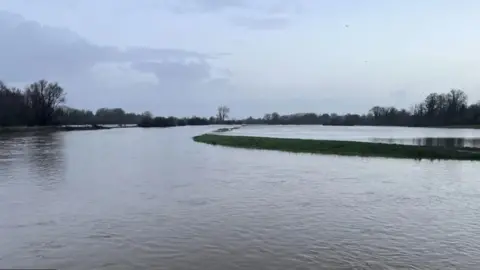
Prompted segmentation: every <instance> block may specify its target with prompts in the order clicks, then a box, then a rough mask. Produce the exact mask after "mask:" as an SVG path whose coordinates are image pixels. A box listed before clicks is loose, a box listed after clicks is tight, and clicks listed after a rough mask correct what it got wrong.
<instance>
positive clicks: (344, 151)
mask: <svg viewBox="0 0 480 270" xmlns="http://www.w3.org/2000/svg"><path fill="white" fill-rule="evenodd" d="M193 140H194V141H196V142H200V143H206V144H211V145H221V146H229V147H237V148H247V149H263V150H277V151H286V152H293V153H311V154H327V155H344V156H364V157H387V158H412V159H431V160H434V159H454V160H480V150H479V151H476V150H470V149H469V150H467V149H463V148H444V147H434V146H414V145H400V144H386V143H370V142H352V141H331V140H307V139H283V138H267V137H248V136H226V135H215V134H203V135H199V136H195V137H193Z"/></svg>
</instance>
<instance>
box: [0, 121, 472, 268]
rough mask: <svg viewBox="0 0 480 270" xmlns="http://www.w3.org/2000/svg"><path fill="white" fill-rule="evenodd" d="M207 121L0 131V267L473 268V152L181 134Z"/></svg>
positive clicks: (372, 132)
mask: <svg viewBox="0 0 480 270" xmlns="http://www.w3.org/2000/svg"><path fill="white" fill-rule="evenodd" d="M215 128H216V127H215ZM215 128H213V127H183V128H172V129H114V130H102V131H78V132H64V133H53V134H44V135H36V136H18V135H16V137H5V136H4V137H0V268H22V267H25V268H57V269H79V270H80V269H81V270H84V269H211V270H216V269H218V270H226V269H478V268H479V266H480V218H479V217H480V182H479V180H480V178H479V172H480V164H479V163H474V162H459V161H442V162H438V161H437V162H430V161H420V162H419V161H413V160H412V161H411V160H398V159H381V158H356V157H337V156H322V155H308V154H289V153H282V152H275V151H255V150H242V149H231V148H223V147H214V146H209V145H204V144H197V143H194V142H193V141H192V140H191V139H190V138H191V137H192V136H194V135H197V134H201V133H204V132H206V131H210V130H213V129H215ZM274 129H275V128H273V129H272V130H268V129H265V130H264V131H265V132H266V133H268V132H270V133H275V132H277V133H278V131H277V130H274ZM240 131H241V129H240V130H238V132H240ZM245 131H246V132H247V133H248V130H247V129H245ZM299 131H301V129H297V130H296V131H295V132H296V133H301V132H299ZM257 132H258V131H257ZM309 132H310V133H312V132H311V131H309ZM328 132H333V131H327V133H328ZM335 132H336V133H335ZM335 132H333V133H334V134H335V135H333V136H335V137H336V138H338V137H342V136H347V135H345V133H349V134H350V135H351V136H353V137H355V136H357V135H358V134H363V135H365V136H364V137H378V138H380V137H383V138H385V137H388V136H384V135H385V134H386V133H388V132H390V131H386V130H378V128H372V129H371V130H370V131H367V130H364V129H362V130H357V131H355V130H353V133H352V130H351V129H348V130H347V131H344V132H343V135H339V134H341V133H342V132H341V131H338V130H337V131H335ZM355 132H356V133H355ZM368 132H370V135H369V136H367V135H368V134H367V133H368ZM409 132H412V131H409V130H408V129H407V130H403V131H400V130H397V131H396V132H395V134H404V135H405V134H407V133H409ZM414 132H416V131H414ZM438 132H440V131H438ZM445 132H447V133H448V132H450V131H445ZM456 132H460V131H456ZM464 132H465V133H467V131H464ZM304 133H308V131H304ZM472 133H473V132H472ZM355 134H357V135H355ZM448 135H449V137H460V136H450V135H451V134H448ZM471 135H472V136H471V137H474V136H476V135H475V134H471ZM322 136H327V135H325V134H323V135H322ZM400 137H401V136H400ZM404 137H406V136H404ZM430 137H431V136H430ZM332 138H333V137H332Z"/></svg>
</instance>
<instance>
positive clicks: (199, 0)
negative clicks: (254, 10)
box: [167, 0, 249, 13]
mask: <svg viewBox="0 0 480 270" xmlns="http://www.w3.org/2000/svg"><path fill="white" fill-rule="evenodd" d="M167 6H168V7H169V8H171V9H172V10H173V11H176V12H180V13H185V12H212V11H219V10H224V9H228V8H247V7H249V1H247V0H173V1H169V2H168V4H167Z"/></svg>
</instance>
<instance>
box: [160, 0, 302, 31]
mask: <svg viewBox="0 0 480 270" xmlns="http://www.w3.org/2000/svg"><path fill="white" fill-rule="evenodd" d="M169 7H170V8H171V9H172V10H173V11H176V12H181V13H186V12H218V11H221V10H227V9H235V10H237V11H243V12H247V13H249V14H250V13H252V12H253V13H254V14H258V16H253V17H252V16H241V17H238V16H237V17H231V20H230V21H231V22H232V23H233V24H235V25H237V26H242V27H246V28H249V29H263V30H266V29H280V28H284V27H286V26H287V25H288V23H289V19H288V18H287V17H286V16H285V15H286V14H292V13H299V12H300V11H301V4H300V3H298V2H292V1H290V0H288V1H287V0H273V1H270V0H262V1H258V0H255V1H254V0H183V1H181V0H175V2H173V3H171V4H170V5H169Z"/></svg>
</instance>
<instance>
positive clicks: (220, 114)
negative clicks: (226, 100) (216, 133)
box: [217, 105, 230, 122]
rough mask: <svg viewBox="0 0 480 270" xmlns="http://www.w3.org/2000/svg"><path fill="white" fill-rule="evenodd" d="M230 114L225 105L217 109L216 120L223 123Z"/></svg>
mask: <svg viewBox="0 0 480 270" xmlns="http://www.w3.org/2000/svg"><path fill="white" fill-rule="evenodd" d="M229 113H230V108H228V107H227V106H225V105H222V106H219V107H218V108H217V120H218V121H220V122H223V121H225V119H227V118H228V114H229Z"/></svg>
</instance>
